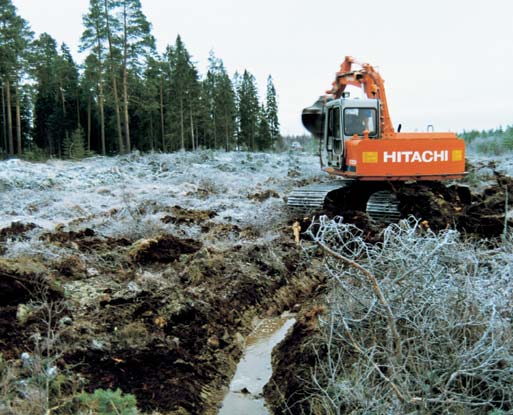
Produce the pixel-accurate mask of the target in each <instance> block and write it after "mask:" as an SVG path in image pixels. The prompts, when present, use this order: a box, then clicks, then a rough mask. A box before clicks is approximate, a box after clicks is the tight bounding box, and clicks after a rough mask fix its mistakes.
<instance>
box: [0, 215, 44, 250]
mask: <svg viewBox="0 0 513 415" xmlns="http://www.w3.org/2000/svg"><path fill="white" fill-rule="evenodd" d="M37 227H38V226H37V225H36V224H34V223H21V222H12V223H11V226H8V227H7V228H3V229H0V255H1V254H3V253H4V252H5V248H4V244H5V242H6V241H7V240H9V239H23V238H24V237H25V234H26V233H27V232H30V231H31V230H33V229H35V228H37Z"/></svg>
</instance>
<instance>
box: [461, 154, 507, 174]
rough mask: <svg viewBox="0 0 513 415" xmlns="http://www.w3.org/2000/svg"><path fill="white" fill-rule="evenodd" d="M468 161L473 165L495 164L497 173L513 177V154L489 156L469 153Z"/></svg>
mask: <svg viewBox="0 0 513 415" xmlns="http://www.w3.org/2000/svg"><path fill="white" fill-rule="evenodd" d="M467 159H468V160H469V161H470V162H471V163H472V164H481V165H486V164H489V163H493V164H494V165H495V169H494V170H496V171H497V172H499V173H502V174H505V175H506V176H510V177H513V153H511V152H510V153H504V154H501V155H491V154H489V155H487V154H482V153H476V152H475V151H469V152H467Z"/></svg>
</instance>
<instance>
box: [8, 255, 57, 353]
mask: <svg viewBox="0 0 513 415" xmlns="http://www.w3.org/2000/svg"><path fill="white" fill-rule="evenodd" d="M40 296H44V297H45V298H46V299H47V300H48V301H55V300H60V299H62V297H63V292H62V289H61V288H60V286H59V284H58V283H57V282H56V281H54V280H52V279H51V278H49V277H48V272H47V269H46V267H45V266H44V265H43V264H41V263H39V262H37V261H34V260H32V259H28V258H23V259H22V258H18V259H17V260H9V259H1V258H0V353H1V354H2V355H3V357H4V358H5V359H12V358H19V356H20V354H21V352H22V351H24V350H27V349H28V348H29V347H30V342H29V337H30V334H31V333H32V332H33V331H32V330H31V329H30V328H29V327H28V326H30V325H33V324H34V318H33V317H34V316H33V315H32V312H31V311H30V307H25V306H24V305H25V303H28V302H29V301H31V300H38V297H40Z"/></svg>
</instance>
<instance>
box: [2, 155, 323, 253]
mask: <svg viewBox="0 0 513 415" xmlns="http://www.w3.org/2000/svg"><path fill="white" fill-rule="evenodd" d="M314 176H320V173H319V168H318V161H317V159H316V158H315V157H313V156H308V155H302V154H299V153H296V154H293V155H291V154H285V153H283V154H259V153H245V152H230V153H226V152H222V151H219V152H214V151H201V152H195V153H185V152H178V153H173V154H148V155H139V154H137V153H134V154H131V155H129V156H119V157H112V158H106V157H94V158H89V159H85V160H83V161H79V162H71V161H62V160H50V161H48V162H46V163H30V162H26V161H22V160H18V159H13V160H7V161H4V162H0V205H1V206H2V215H1V217H0V228H3V227H6V226H9V225H10V224H11V223H12V222H21V223H34V224H36V225H38V226H39V227H41V228H43V229H45V230H52V229H54V228H55V227H56V226H57V225H58V226H59V227H61V228H62V226H63V225H64V226H65V230H78V229H83V228H93V229H94V230H95V232H98V233H100V234H101V235H103V236H109V237H128V238H130V239H137V238H142V237H151V236H154V234H158V233H160V232H166V231H168V232H180V233H183V234H185V235H184V236H188V237H195V236H198V235H197V234H198V233H200V229H197V228H196V227H195V226H187V227H185V226H184V227H181V228H180V229H176V227H175V225H173V224H172V223H169V224H165V223H163V222H162V221H161V220H160V219H161V218H162V217H163V216H164V215H165V214H166V209H169V208H170V207H172V206H176V205H178V206H181V207H182V208H186V209H201V210H204V209H208V210H212V211H214V212H215V213H216V216H215V217H214V218H213V220H214V221H217V222H220V223H231V224H236V225H244V226H249V225H260V224H261V225H263V226H262V227H261V228H262V230H264V229H265V230H270V231H273V225H276V223H277V221H278V220H279V219H280V218H282V215H284V211H283V209H282V206H283V200H282V198H281V197H282V196H283V195H284V194H286V193H287V192H288V191H290V190H291V189H292V188H293V187H295V186H297V185H298V183H299V182H301V180H304V179H306V180H308V179H311V178H312V177H314ZM266 191H272V192H274V193H272V194H273V196H274V197H268V198H265V200H263V201H262V202H261V203H260V202H258V203H257V202H256V201H255V200H254V199H251V198H250V196H251V195H254V194H257V193H259V192H266ZM277 196H280V197H277ZM264 225H265V226H264ZM38 232H41V230H35V231H33V232H32V233H33V234H34V235H37V233H38ZM15 244H16V245H17V247H18V249H22V248H23V247H25V248H27V244H28V245H30V246H32V247H35V246H36V245H38V244H40V245H41V246H40V247H39V248H41V249H43V243H38V241H37V238H32V241H29V242H16V243H15ZM13 248H14V246H13V243H11V244H10V249H9V251H8V252H10V253H11V254H12V253H13Z"/></svg>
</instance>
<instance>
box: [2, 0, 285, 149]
mask: <svg viewBox="0 0 513 415" xmlns="http://www.w3.org/2000/svg"><path fill="white" fill-rule="evenodd" d="M0 21H1V22H2V25H1V27H0V57H1V58H0V82H1V105H2V111H1V114H0V137H1V138H0V152H1V153H3V154H4V155H21V154H23V153H28V154H30V155H32V156H35V157H37V156H40V157H42V158H44V157H48V156H53V157H60V158H81V157H83V156H84V155H87V154H100V155H114V154H124V153H128V152H130V151H131V150H133V149H138V150H140V151H151V150H153V151H161V152H172V151H177V150H195V149H207V148H208V149H224V150H226V151H229V150H235V149H244V150H250V151H255V150H266V149H270V148H272V146H273V144H274V143H275V142H276V140H277V138H278V137H279V133H280V130H279V121H278V107H277V94H276V90H275V87H274V84H273V80H272V77H271V75H269V77H268V78H267V89H266V96H265V97H262V98H260V97H259V96H258V89H257V84H256V79H255V77H254V76H253V75H252V74H251V72H250V71H249V70H244V72H243V73H237V72H236V73H235V74H234V75H233V76H230V74H229V72H228V69H227V68H226V67H225V66H224V64H223V61H222V59H220V58H219V57H216V56H215V54H214V52H213V51H212V52H211V53H210V56H209V61H208V62H209V63H208V68H207V71H206V73H205V74H201V73H200V70H199V69H198V67H197V65H196V64H195V62H194V60H193V58H192V56H191V54H190V53H189V51H188V50H187V48H186V45H185V43H184V41H183V40H182V38H181V37H180V35H178V36H177V38H176V40H175V42H174V44H170V45H168V46H167V47H166V48H165V51H164V52H163V53H162V54H160V53H158V52H157V49H156V44H155V43H156V42H155V38H154V36H153V35H152V30H151V23H150V22H149V21H148V19H147V18H146V16H145V15H144V13H143V11H142V7H141V1H140V0H116V1H113V0H90V2H89V8H88V10H87V12H86V13H85V14H84V16H83V31H82V36H81V39H80V50H79V51H78V52H81V55H82V56H84V61H83V62H76V61H75V60H74V58H73V53H72V51H71V50H70V48H69V47H68V46H67V45H66V44H64V43H63V44H61V45H59V44H58V42H57V41H56V40H55V39H54V38H52V36H50V35H49V34H47V33H42V34H41V35H40V36H39V37H36V36H35V35H34V33H33V32H32V30H31V28H30V22H28V21H26V20H25V19H24V18H23V17H22V16H21V15H19V14H18V12H17V9H16V7H15V6H14V5H13V3H12V1H11V0H0Z"/></svg>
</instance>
